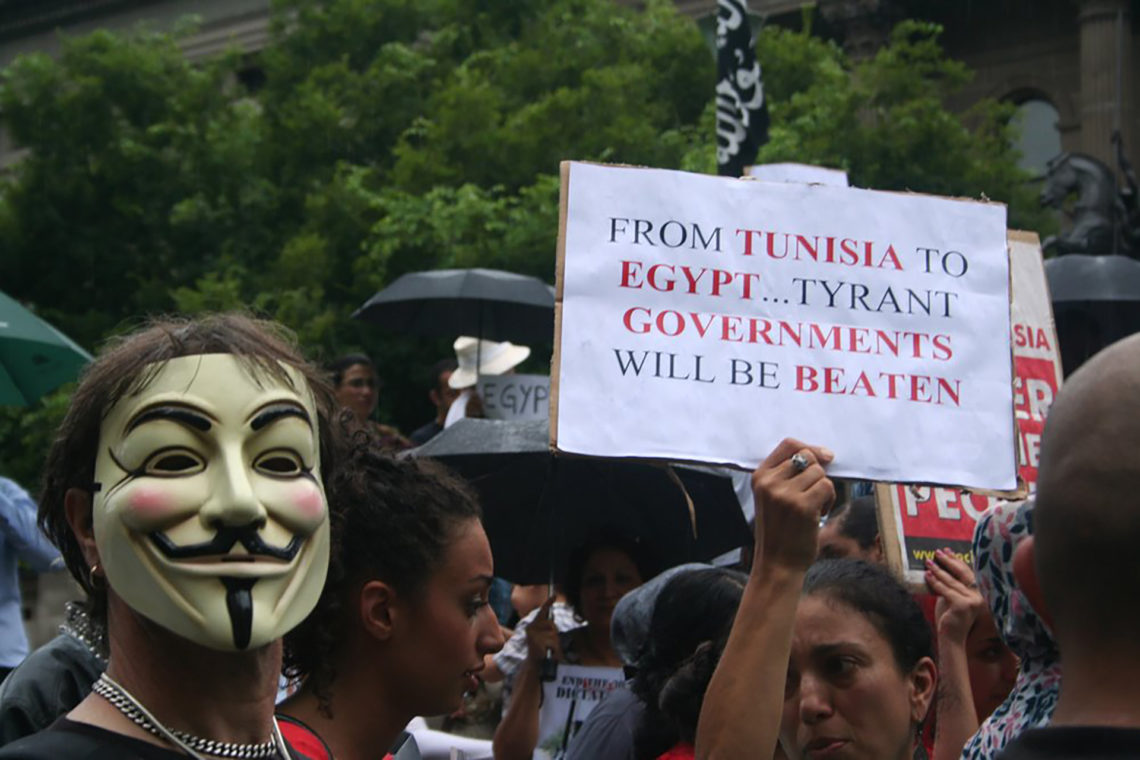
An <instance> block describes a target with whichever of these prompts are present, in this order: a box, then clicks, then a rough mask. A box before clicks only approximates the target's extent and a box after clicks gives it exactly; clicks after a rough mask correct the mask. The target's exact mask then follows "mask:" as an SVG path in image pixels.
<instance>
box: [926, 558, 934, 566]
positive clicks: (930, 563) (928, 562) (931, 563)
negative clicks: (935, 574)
mask: <svg viewBox="0 0 1140 760" xmlns="http://www.w3.org/2000/svg"><path fill="white" fill-rule="evenodd" d="M926 566H927V567H934V560H932V559H928V560H926Z"/></svg>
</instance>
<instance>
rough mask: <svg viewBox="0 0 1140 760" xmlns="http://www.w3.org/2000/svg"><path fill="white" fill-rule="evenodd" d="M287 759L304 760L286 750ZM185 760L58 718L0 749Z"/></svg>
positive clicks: (64, 759) (35, 757)
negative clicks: (287, 752) (37, 730)
mask: <svg viewBox="0 0 1140 760" xmlns="http://www.w3.org/2000/svg"><path fill="white" fill-rule="evenodd" d="M289 757H290V759H291V760H304V758H303V757H302V756H300V755H298V754H297V753H296V752H294V751H293V750H292V749H290V751H289ZM14 758H18V759H19V760H72V758H75V760H186V754H185V753H184V752H182V751H181V750H175V749H168V748H166V747H160V746H158V745H156V744H151V743H150V742H146V741H143V740H141V739H135V738H134V737H130V736H124V735H123V734H119V733H115V732H114V731H108V730H107V729H105V728H99V727H98V726H92V725H90V724H88V723H78V722H76V721H73V720H68V719H67V718H60V719H59V720H57V721H56V722H55V723H53V724H51V726H49V727H48V728H47V729H46V730H44V731H40V732H39V733H38V734H34V735H32V736H26V737H24V738H23V739H20V740H18V741H15V742H13V743H11V744H9V745H7V746H6V747H4V748H3V749H0V760H13V759H14Z"/></svg>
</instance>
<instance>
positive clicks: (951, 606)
mask: <svg viewBox="0 0 1140 760" xmlns="http://www.w3.org/2000/svg"><path fill="white" fill-rule="evenodd" d="M926 568H927V569H926V585H928V586H929V587H930V590H931V591H932V592H933V593H935V594H937V595H938V604H937V605H936V606H935V608H934V618H935V626H936V627H937V629H938V698H937V700H936V701H935V703H934V709H935V711H936V716H937V722H936V723H935V724H934V725H935V728H934V731H935V734H934V756H933V758H932V760H957V758H959V757H961V756H962V749H963V748H964V747H965V746H966V742H967V741H969V740H970V737H971V736H973V735H974V734H975V733H976V732H977V730H978V716H977V712H976V710H975V705H974V697H973V693H972V691H971V689H970V671H969V667H968V663H967V661H966V656H967V655H966V639H967V637H968V636H969V635H970V629H971V628H972V627H973V626H974V624H975V623H976V622H977V620H978V616H979V615H982V614H989V611H988V610H987V609H986V603H985V600H984V599H983V598H982V594H981V592H980V591H978V587H977V584H975V583H974V571H973V570H971V569H970V566H969V565H967V564H966V563H965V562H963V561H962V560H960V559H958V558H957V557H955V556H954V555H953V554H952V553H950V551H949V550H939V551H938V552H937V553H936V554H935V558H934V559H932V560H927V561H926Z"/></svg>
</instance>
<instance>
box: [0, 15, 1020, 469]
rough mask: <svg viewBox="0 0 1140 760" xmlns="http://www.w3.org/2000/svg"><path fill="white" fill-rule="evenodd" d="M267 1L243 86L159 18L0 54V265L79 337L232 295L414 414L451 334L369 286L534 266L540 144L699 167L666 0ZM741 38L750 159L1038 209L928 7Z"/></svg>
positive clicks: (699, 117)
mask: <svg viewBox="0 0 1140 760" xmlns="http://www.w3.org/2000/svg"><path fill="white" fill-rule="evenodd" d="M274 10H275V21H274V27H273V28H274V38H273V42H272V44H271V45H270V46H269V47H268V48H267V49H266V50H264V51H262V52H261V53H260V54H259V57H258V59H257V64H258V65H259V66H260V67H261V68H262V70H263V71H264V74H265V84H264V87H262V88H261V89H260V90H258V91H257V92H253V93H250V92H247V91H246V90H244V89H243V88H242V87H241V85H239V84H238V82H239V77H238V76H237V74H238V72H240V71H241V69H242V67H245V66H248V65H249V61H248V60H247V59H245V58H243V57H242V56H239V55H237V54H231V55H226V56H223V57H222V58H220V59H218V60H216V61H212V62H208V63H205V64H190V63H188V62H187V61H186V60H185V59H184V58H183V56H182V54H181V52H180V50H179V48H178V39H177V36H173V37H172V36H168V35H163V34H156V33H152V32H147V31H145V30H144V31H136V32H133V33H130V34H124V35H116V34H111V33H108V32H97V33H94V34H92V35H89V36H86V37H81V38H76V39H68V40H64V41H63V45H62V53H61V54H60V55H59V57H58V58H56V59H52V58H49V57H48V56H45V55H32V56H25V57H22V58H20V59H18V60H17V61H16V62H15V63H13V64H12V65H11V66H10V67H9V68H8V69H7V70H6V71H5V72H4V73H3V79H2V86H0V112H2V117H0V118H2V119H3V124H4V127H5V128H6V129H7V130H8V131H9V133H10V134H11V136H12V137H13V139H14V140H15V142H16V143H17V144H19V145H20V146H21V147H24V148H27V149H28V152H27V153H26V155H25V156H24V158H23V160H22V161H20V162H19V163H18V164H16V165H15V166H14V167H12V168H11V169H10V170H9V172H8V174H7V175H6V177H5V178H4V179H3V180H2V182H3V186H2V196H0V247H2V248H3V250H4V255H3V256H0V287H2V288H3V289H4V290H5V291H6V292H8V293H10V294H11V295H13V296H15V297H16V298H18V299H20V300H21V301H23V302H25V303H27V304H29V305H30V306H31V307H33V308H34V309H35V310H36V311H37V312H38V313H39V314H40V315H41V316H43V317H45V318H46V319H48V320H50V321H52V322H53V323H54V324H56V325H58V326H59V327H60V328H61V329H63V330H64V331H65V332H67V333H68V334H69V335H71V336H72V337H74V338H75V339H77V340H78V341H79V342H80V343H82V344H84V345H85V346H87V347H88V348H91V349H95V348H96V347H97V344H98V342H99V341H100V340H101V339H102V338H103V337H105V336H107V335H108V334H111V333H113V332H115V331H117V330H121V329H124V328H125V327H128V326H130V325H131V324H134V323H135V322H137V321H138V319H139V318H140V317H142V316H144V315H146V314H151V313H158V312H164V311H169V310H172V309H178V310H184V311H190V312H194V311H201V310H205V309H222V308H235V307H245V308H250V309H253V310H254V311H256V312H259V313H263V314H266V315H268V316H271V317H274V318H277V319H280V320H281V321H283V322H284V323H286V324H287V325H289V326H290V327H292V328H293V329H294V330H296V331H297V332H298V335H299V336H300V338H301V340H302V342H303V343H304V344H305V345H306V346H308V347H309V349H310V351H311V353H312V354H313V355H314V356H315V357H318V358H322V357H329V356H332V355H335V354H336V353H339V352H341V351H344V350H347V349H350V348H358V347H363V348H365V349H367V350H369V351H370V352H371V353H372V354H373V355H374V356H376V357H377V358H378V363H379V365H380V368H381V374H382V375H384V377H385V379H386V381H387V386H386V388H385V390H384V391H383V392H382V394H381V414H382V416H385V417H387V418H389V419H393V420H394V421H395V422H397V423H398V424H400V425H401V426H403V427H405V428H408V427H411V426H414V425H416V424H418V423H420V422H422V421H423V420H424V419H426V418H427V417H428V416H429V415H430V414H431V413H432V412H431V409H430V408H429V407H428V406H427V402H426V399H425V395H426V386H427V382H428V381H427V378H424V377H421V376H420V373H419V372H418V368H421V367H427V366H428V365H430V363H431V362H432V361H433V360H434V359H436V358H438V357H439V356H442V355H445V354H446V353H448V352H449V351H450V348H449V343H450V341H449V340H446V339H438V340H436V339H431V340H424V339H413V338H409V337H407V336H395V335H391V334H388V333H385V332H383V331H382V330H380V329H379V328H377V327H375V326H372V325H366V324H360V323H358V322H355V321H353V320H350V319H349V315H350V314H351V312H352V311H353V310H354V309H355V308H356V307H357V306H359V305H360V304H361V303H362V302H363V301H364V300H365V299H366V298H367V297H368V296H369V295H371V294H372V293H373V292H375V291H376V290H377V289H378V288H380V287H382V286H383V285H385V284H387V283H389V282H391V281H392V280H393V279H394V278H395V277H397V276H399V275H400V274H403V273H405V272H408V271H413V270H420V269H430V268H438V267H453V266H454V267H464V266H490V267H496V268H503V269H510V270H514V271H520V272H525V273H529V274H534V275H538V276H540V277H543V278H545V279H547V280H552V279H553V276H554V247H555V237H556V233H557V202H558V163H559V161H561V160H564V159H578V160H594V161H607V162H614V163H628V164H639V165H647V166H659V167H665V168H685V169H690V170H696V171H712V170H713V169H714V166H713V163H712V162H713V147H714V141H713V110H712V102H711V101H712V94H713V93H712V82H713V79H714V64H713V59H712V56H711V55H710V51H709V49H708V47H707V46H706V44H705V42H704V41H703V39H702V37H701V35H700V33H699V31H698V29H697V27H696V24H694V23H693V22H692V20H690V19H688V18H685V17H682V16H680V15H678V13H677V12H676V10H675V7H674V4H673V3H672V2H670V0H650V1H649V2H647V3H645V7H644V8H642V9H640V10H635V9H633V8H631V7H628V6H626V5H619V4H616V3H614V2H612V0H328V1H327V2H322V3H313V2H311V1H310V0H275V4H274ZM758 50H759V55H760V59H761V62H762V64H763V66H764V71H765V76H766V80H765V81H766V89H767V94H768V99H769V104H770V108H771V113H772V119H773V125H772V130H771V134H772V140H771V142H770V143H769V144H768V145H766V146H765V147H764V148H763V149H762V151H761V155H760V160H762V161H776V160H781V161H805V162H810V163H819V164H824V165H828V166H836V167H842V168H845V169H847V170H848V171H849V173H850V175H851V179H852V181H853V183H855V184H857V185H860V186H865V187H878V188H883V189H904V188H909V189H913V190H916V191H924V192H935V193H943V194H951V195H964V196H973V197H977V196H979V195H981V194H985V195H987V196H988V197H990V198H994V199H998V200H1004V201H1007V202H1010V203H1011V209H1012V212H1011V219H1012V220H1013V223H1014V224H1021V225H1026V226H1032V225H1033V224H1034V223H1035V220H1037V219H1038V217H1036V216H1034V212H1033V207H1032V199H1031V198H1030V197H1029V196H1028V195H1027V194H1026V191H1025V188H1024V186H1023V184H1022V180H1023V177H1022V176H1021V175H1020V173H1019V172H1018V171H1017V169H1016V167H1015V165H1014V156H1013V154H1012V153H1011V151H1010V149H1009V147H1008V143H1009V140H1008V137H1009V136H1008V133H1007V129H1008V128H1007V126H1006V121H1007V119H1008V111H1007V110H1003V108H1002V107H1000V106H998V105H996V104H994V103H984V104H981V105H979V106H978V107H976V108H975V109H974V110H973V111H971V112H970V113H967V114H954V113H951V112H949V111H948V110H946V108H945V107H944V106H943V103H944V102H945V99H946V97H947V96H948V95H950V94H951V93H952V92H953V91H954V89H955V88H956V87H958V86H960V85H961V83H962V82H964V81H965V79H966V77H968V72H967V71H966V70H965V68H964V67H963V66H962V65H961V64H959V63H956V62H953V61H949V60H947V59H946V58H945V57H944V56H943V54H942V51H941V50H940V48H939V47H938V44H937V29H936V28H934V27H931V26H927V25H920V24H913V23H910V24H905V25H903V26H901V27H900V28H899V29H898V30H897V31H896V33H895V35H894V36H893V37H892V40H891V43H890V45H888V46H887V47H885V48H883V50H881V51H880V52H879V54H878V55H876V56H875V57H873V58H871V59H869V60H866V61H861V62H858V63H852V62H851V61H849V60H847V58H846V57H845V56H844V55H843V53H842V52H841V51H840V50H839V49H838V48H837V47H836V46H835V45H833V44H831V43H828V42H825V41H822V40H819V39H815V38H812V37H809V36H806V35H804V34H801V33H793V32H788V31H785V30H780V29H775V28H769V29H765V30H764V32H763V33H762V34H761V37H760V40H759V44H758ZM538 348H539V350H538V351H536V355H537V356H538V357H539V358H538V359H537V360H536V361H535V364H534V367H535V369H541V367H540V366H539V365H540V363H541V358H542V356H543V355H544V350H543V349H542V347H538ZM65 399H66V393H65V392H64V393H60V394H56V395H53V396H52V397H51V398H50V399H49V400H48V401H47V402H46V403H45V404H43V405H42V406H41V407H38V408H36V409H35V410H32V411H31V412H30V413H28V412H24V411H22V410H5V411H3V413H0V469H3V470H8V471H11V472H15V473H16V474H18V475H20V476H22V477H23V479H24V480H25V481H29V479H34V474H35V471H36V469H37V467H38V462H39V457H40V456H42V449H43V447H44V445H45V444H46V441H47V440H48V438H49V437H50V430H51V425H52V424H53V423H54V421H55V420H56V419H58V414H59V412H60V410H62V408H63V407H64V405H65ZM31 484H32V483H30V482H29V485H31Z"/></svg>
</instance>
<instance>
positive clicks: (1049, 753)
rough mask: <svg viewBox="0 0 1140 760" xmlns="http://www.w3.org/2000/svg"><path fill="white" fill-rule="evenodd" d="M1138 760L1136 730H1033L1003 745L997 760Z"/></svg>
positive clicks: (1139, 745) (1139, 746)
mask: <svg viewBox="0 0 1140 760" xmlns="http://www.w3.org/2000/svg"><path fill="white" fill-rule="evenodd" d="M1136 757H1140V728H1109V727H1107V726H1055V727H1053V728H1034V729H1030V730H1029V731H1026V732H1025V733H1024V734H1022V735H1021V736H1019V737H1017V738H1016V739H1014V740H1013V741H1012V742H1010V743H1009V744H1007V745H1006V747H1005V750H1004V751H1003V752H1002V753H1001V754H1000V755H998V760H1070V759H1071V758H1094V759H1095V760H1124V758H1136Z"/></svg>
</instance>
